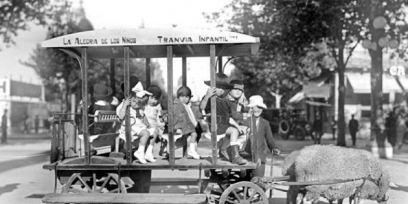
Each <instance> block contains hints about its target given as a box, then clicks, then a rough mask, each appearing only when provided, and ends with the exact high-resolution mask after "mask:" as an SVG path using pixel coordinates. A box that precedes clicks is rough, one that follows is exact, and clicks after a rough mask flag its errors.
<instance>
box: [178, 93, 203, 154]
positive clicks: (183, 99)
mask: <svg viewBox="0 0 408 204" xmlns="http://www.w3.org/2000/svg"><path fill="white" fill-rule="evenodd" d="M191 97H192V94H191V89H190V88H189V87H187V86H182V87H180V88H179V89H178V90H177V98H176V99H175V100H174V107H173V108H174V129H175V130H176V132H177V133H179V134H182V135H183V136H190V142H189V149H188V151H187V157H189V158H193V159H200V155H199V154H198V153H197V150H196V148H197V143H198V139H199V136H200V135H201V132H202V131H201V127H200V124H199V123H198V120H199V119H201V117H202V115H201V113H200V111H199V110H197V109H194V107H192V106H191V101H190V100H191Z"/></svg>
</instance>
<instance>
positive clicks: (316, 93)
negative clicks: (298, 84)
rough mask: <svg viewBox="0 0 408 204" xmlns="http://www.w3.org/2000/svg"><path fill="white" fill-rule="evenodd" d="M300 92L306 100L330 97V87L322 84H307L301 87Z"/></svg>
mask: <svg viewBox="0 0 408 204" xmlns="http://www.w3.org/2000/svg"><path fill="white" fill-rule="evenodd" d="M302 92H303V93H304V94H305V96H306V97H307V98H326V99H327V98H329V97H330V85H329V84H323V85H317V84H308V85H303V89H302Z"/></svg>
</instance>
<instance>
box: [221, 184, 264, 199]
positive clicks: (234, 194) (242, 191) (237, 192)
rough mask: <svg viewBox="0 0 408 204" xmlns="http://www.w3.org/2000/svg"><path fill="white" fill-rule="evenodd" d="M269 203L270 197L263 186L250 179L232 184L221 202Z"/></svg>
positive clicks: (222, 196)
mask: <svg viewBox="0 0 408 204" xmlns="http://www.w3.org/2000/svg"><path fill="white" fill-rule="evenodd" d="M227 203H241V204H250V203H259V204H262V203H263V204H268V197H267V196H266V194H265V192H264V191H263V190H262V188H261V187H259V186H257V185H256V184H254V183H252V182H248V181H243V182H239V183H235V184H232V185H231V186H229V187H228V188H227V189H225V191H224V192H223V193H222V195H221V199H220V204H227Z"/></svg>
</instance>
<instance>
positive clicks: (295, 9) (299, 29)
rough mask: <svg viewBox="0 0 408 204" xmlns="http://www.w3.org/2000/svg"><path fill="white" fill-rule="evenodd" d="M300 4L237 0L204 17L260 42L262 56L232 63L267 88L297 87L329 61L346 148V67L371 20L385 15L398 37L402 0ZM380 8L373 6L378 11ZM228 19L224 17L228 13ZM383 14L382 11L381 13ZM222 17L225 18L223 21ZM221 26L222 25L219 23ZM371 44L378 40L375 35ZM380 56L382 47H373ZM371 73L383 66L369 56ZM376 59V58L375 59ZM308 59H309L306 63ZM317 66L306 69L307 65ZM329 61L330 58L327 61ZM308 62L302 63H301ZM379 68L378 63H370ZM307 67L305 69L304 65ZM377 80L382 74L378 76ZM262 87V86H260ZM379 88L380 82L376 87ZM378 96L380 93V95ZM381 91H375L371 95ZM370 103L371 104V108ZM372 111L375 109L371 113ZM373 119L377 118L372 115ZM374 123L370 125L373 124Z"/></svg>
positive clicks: (313, 0) (307, 0)
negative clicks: (335, 79) (335, 77)
mask: <svg viewBox="0 0 408 204" xmlns="http://www.w3.org/2000/svg"><path fill="white" fill-rule="evenodd" d="M373 2H375V5H373V4H372V1H371V0H341V1H324V0H298V1H286V0H276V1H264V0H258V1H249V2H246V3H244V2H241V1H239V0H235V1H234V2H232V3H231V4H229V5H227V6H226V8H224V10H223V11H222V12H220V13H214V14H212V16H208V15H207V17H208V18H209V19H210V20H213V21H217V20H218V21H222V23H226V25H227V26H228V28H229V29H231V30H235V31H238V32H243V33H247V34H250V35H254V36H259V37H260V38H261V49H260V55H259V56H258V57H256V58H254V59H252V60H251V59H249V58H248V59H246V58H245V59H243V60H241V61H235V62H234V64H235V65H236V67H237V68H238V69H239V70H240V71H242V70H244V69H243V68H245V70H244V72H246V73H245V74H247V76H248V78H249V81H251V82H252V83H254V84H257V83H259V84H258V86H256V87H260V86H259V85H261V87H265V86H264V85H266V86H267V87H265V88H266V89H265V90H268V89H269V90H271V89H272V90H274V91H275V92H276V91H278V90H283V91H284V92H289V91H290V90H294V89H297V88H298V86H299V85H301V84H302V82H304V81H306V80H307V79H308V78H310V69H316V68H325V67H326V66H327V65H325V63H322V62H321V60H319V58H322V56H323V58H327V56H328V57H331V58H332V59H333V60H334V61H335V65H336V71H337V72H338V75H339V90H338V91H339V98H338V100H339V107H338V108H339V109H338V114H339V118H338V126H339V128H338V129H339V137H338V145H342V146H344V145H345V127H346V126H345V118H344V103H345V82H344V79H345V78H344V72H345V68H346V65H347V63H348V61H349V59H350V57H351V56H352V53H353V51H354V49H355V48H356V46H357V45H358V43H359V42H360V41H361V40H363V39H365V38H367V34H368V33H369V31H371V33H376V32H373V29H372V26H371V25H372V22H373V20H374V17H375V16H376V15H379V14H383V15H384V16H387V18H389V19H390V20H389V22H391V23H392V24H393V25H390V29H389V31H390V32H389V34H390V35H391V36H392V35H396V33H397V32H398V29H397V28H398V26H396V25H398V24H399V23H401V21H402V20H403V19H401V16H403V15H402V8H403V7H404V1H403V0H393V1H385V0H382V1H379V0H373ZM375 6H377V7H381V9H380V8H377V7H375ZM228 9H229V10H230V11H232V14H231V16H229V17H225V18H222V17H221V16H225V15H223V13H224V14H226V13H227V12H226V11H227V10H228ZM380 10H381V12H379V11H380ZM225 19H226V20H225ZM222 23H220V24H222ZM372 40H374V41H375V40H378V38H375V35H373V39H372ZM316 44H323V45H327V47H326V48H325V49H323V50H325V52H324V51H323V52H318V53H320V54H318V55H310V54H308V53H310V52H311V51H313V50H314V49H315V46H314V45H316ZM377 52H378V53H381V49H377ZM370 55H371V56H372V58H373V69H372V70H373V71H374V70H376V71H378V68H376V66H378V65H380V64H381V63H382V62H380V61H377V60H378V59H377V58H376V57H374V55H372V51H370ZM376 56H377V57H378V54H377V55H376ZM307 58H309V60H308V59H307ZM316 60H317V62H318V63H317V64H316V63H312V64H315V66H312V67H310V66H307V64H308V62H316ZM329 61H330V60H329ZM305 62H306V63H305ZM374 64H377V65H374ZM305 65H306V66H305ZM376 76H377V78H378V77H381V75H376ZM262 84H264V85H262ZM377 84H381V83H377ZM380 92H381V91H380ZM380 92H378V91H375V92H374V93H378V94H379V96H380V95H381V94H380ZM375 102H376V101H375V100H373V104H375ZM374 112H375V111H374ZM372 116H373V117H372V120H373V121H375V119H376V114H373V115H372ZM372 124H373V122H372Z"/></svg>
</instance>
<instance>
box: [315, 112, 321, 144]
mask: <svg viewBox="0 0 408 204" xmlns="http://www.w3.org/2000/svg"><path fill="white" fill-rule="evenodd" d="M313 133H314V143H315V144H320V140H321V138H322V136H323V123H322V120H321V119H320V115H316V119H315V121H314V122H313Z"/></svg>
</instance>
